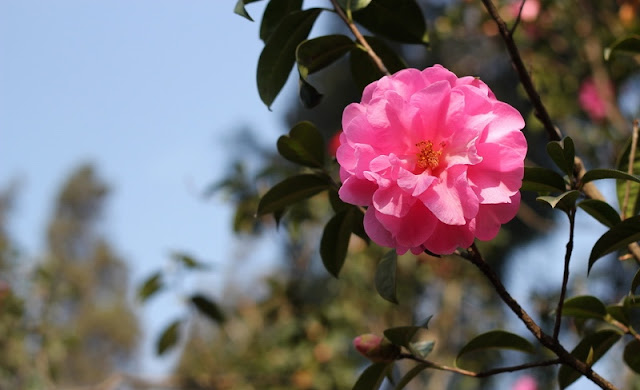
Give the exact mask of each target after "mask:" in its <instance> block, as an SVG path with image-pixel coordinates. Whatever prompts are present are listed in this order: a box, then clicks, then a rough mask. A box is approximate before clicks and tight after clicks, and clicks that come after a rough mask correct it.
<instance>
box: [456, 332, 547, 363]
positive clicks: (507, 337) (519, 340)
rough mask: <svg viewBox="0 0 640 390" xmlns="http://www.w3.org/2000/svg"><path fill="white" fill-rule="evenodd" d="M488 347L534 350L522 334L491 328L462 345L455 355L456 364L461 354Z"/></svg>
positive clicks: (524, 350) (528, 351)
mask: <svg viewBox="0 0 640 390" xmlns="http://www.w3.org/2000/svg"><path fill="white" fill-rule="evenodd" d="M489 348H498V349H511V350H515V351H521V352H526V353H533V352H534V350H535V348H534V347H533V345H532V344H531V343H530V342H529V341H528V340H527V339H525V338H523V337H522V336H518V335H517V334H513V333H510V332H506V331H504V330H492V331H490V332H487V333H483V334H481V335H478V336H476V337H474V338H473V339H472V340H471V341H469V342H468V343H467V344H466V345H465V346H464V347H462V349H461V350H460V352H458V356H457V357H456V364H457V362H458V360H460V358H461V357H462V356H463V355H466V354H468V353H470V352H475V351H480V350H485V349H489Z"/></svg>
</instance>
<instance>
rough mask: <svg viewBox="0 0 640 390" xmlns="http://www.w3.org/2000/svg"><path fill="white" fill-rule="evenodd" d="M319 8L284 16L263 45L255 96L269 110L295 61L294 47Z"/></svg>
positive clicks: (307, 28) (306, 31) (304, 36)
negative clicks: (258, 95) (256, 94)
mask: <svg viewBox="0 0 640 390" xmlns="http://www.w3.org/2000/svg"><path fill="white" fill-rule="evenodd" d="M320 12H322V9H319V8H311V9H307V10H304V11H296V12H292V13H290V14H288V15H287V16H285V17H284V19H282V21H281V22H280V24H278V26H277V27H276V29H275V31H274V32H273V33H272V34H271V37H270V38H269V40H268V41H267V42H266V44H265V45H264V49H262V53H260V58H259V59H258V72H257V81H258V93H259V94H260V99H262V101H263V102H264V104H266V105H267V107H271V104H272V103H273V101H274V100H275V98H276V96H278V94H279V93H280V90H281V89H282V87H283V86H284V84H285V83H286V81H287V78H288V77H289V73H290V72H291V68H293V64H294V63H295V61H296V47H298V45H299V44H300V42H302V41H304V40H305V39H307V35H309V32H310V31H311V28H312V27H313V24H314V23H315V21H316V18H317V17H318V15H320Z"/></svg>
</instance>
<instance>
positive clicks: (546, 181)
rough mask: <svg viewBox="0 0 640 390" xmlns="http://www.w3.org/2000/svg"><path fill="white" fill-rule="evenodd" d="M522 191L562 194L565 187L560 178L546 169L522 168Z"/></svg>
mask: <svg viewBox="0 0 640 390" xmlns="http://www.w3.org/2000/svg"><path fill="white" fill-rule="evenodd" d="M522 190H523V191H536V192H558V191H560V192H564V191H566V185H565V182H564V179H563V178H562V176H560V175H559V174H557V173H556V172H555V171H552V170H551V169H547V168H539V167H524V179H523V180H522Z"/></svg>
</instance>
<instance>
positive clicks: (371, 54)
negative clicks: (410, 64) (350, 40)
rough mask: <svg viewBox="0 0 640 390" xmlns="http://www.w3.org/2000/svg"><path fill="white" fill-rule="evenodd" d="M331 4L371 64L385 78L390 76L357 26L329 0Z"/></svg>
mask: <svg viewBox="0 0 640 390" xmlns="http://www.w3.org/2000/svg"><path fill="white" fill-rule="evenodd" d="M331 4H332V5H333V8H334V9H335V11H336V13H337V14H338V16H340V19H342V20H343V21H344V22H345V24H346V25H347V27H349V30H351V32H352V33H353V35H354V36H355V37H356V39H357V40H358V42H359V43H360V44H361V45H362V47H364V49H365V50H366V51H367V54H369V57H371V60H373V62H374V63H375V64H376V66H377V67H378V69H379V70H380V72H382V73H383V74H385V75H387V76H390V75H391V73H389V71H388V70H387V67H386V66H384V63H383V62H382V60H381V59H380V57H378V55H377V54H376V52H375V51H373V49H372V48H371V46H370V45H369V42H367V40H366V39H365V38H364V36H362V34H361V33H360V30H358V26H356V25H355V23H353V20H352V19H351V18H350V17H348V16H347V15H346V14H345V13H344V11H343V10H342V8H340V5H339V4H338V2H337V1H336V0H331Z"/></svg>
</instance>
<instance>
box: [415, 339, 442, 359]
mask: <svg viewBox="0 0 640 390" xmlns="http://www.w3.org/2000/svg"><path fill="white" fill-rule="evenodd" d="M435 345H436V342H435V341H416V342H415V343H409V351H411V353H412V354H413V355H415V356H417V357H419V358H422V359H424V358H426V357H427V356H429V354H430V353H431V351H433V347H434V346H435Z"/></svg>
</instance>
